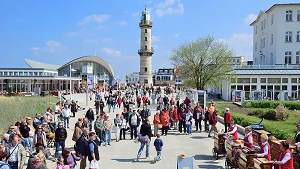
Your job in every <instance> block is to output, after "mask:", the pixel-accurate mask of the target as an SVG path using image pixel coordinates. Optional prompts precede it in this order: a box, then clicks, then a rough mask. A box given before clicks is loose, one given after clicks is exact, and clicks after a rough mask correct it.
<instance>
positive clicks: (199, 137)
mask: <svg viewBox="0 0 300 169" xmlns="http://www.w3.org/2000/svg"><path fill="white" fill-rule="evenodd" d="M191 138H193V139H204V138H207V137H203V136H192V137H191Z"/></svg>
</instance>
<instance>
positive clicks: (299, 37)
mask: <svg viewBox="0 0 300 169" xmlns="http://www.w3.org/2000/svg"><path fill="white" fill-rule="evenodd" d="M296 39H297V42H300V31H298V32H297V38H296Z"/></svg>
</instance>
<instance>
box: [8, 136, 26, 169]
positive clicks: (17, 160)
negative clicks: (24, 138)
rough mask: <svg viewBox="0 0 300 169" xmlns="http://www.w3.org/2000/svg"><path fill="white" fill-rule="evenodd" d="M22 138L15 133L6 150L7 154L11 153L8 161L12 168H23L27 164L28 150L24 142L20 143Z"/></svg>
mask: <svg viewBox="0 0 300 169" xmlns="http://www.w3.org/2000/svg"><path fill="white" fill-rule="evenodd" d="M20 139H21V138H20V137H19V136H18V135H14V136H13V137H12V142H11V143H9V144H8V146H7V147H6V150H5V152H6V154H10V156H9V158H8V159H7V161H8V164H9V165H10V167H11V169H22V168H23V167H24V164H25V159H26V152H25V149H24V147H23V146H22V144H19V141H20Z"/></svg>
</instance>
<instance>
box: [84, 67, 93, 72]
mask: <svg viewBox="0 0 300 169" xmlns="http://www.w3.org/2000/svg"><path fill="white" fill-rule="evenodd" d="M86 68H87V69H86V73H87V74H93V66H86Z"/></svg>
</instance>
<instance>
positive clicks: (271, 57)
mask: <svg viewBox="0 0 300 169" xmlns="http://www.w3.org/2000/svg"><path fill="white" fill-rule="evenodd" d="M270 63H271V65H273V53H271V54H270Z"/></svg>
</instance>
